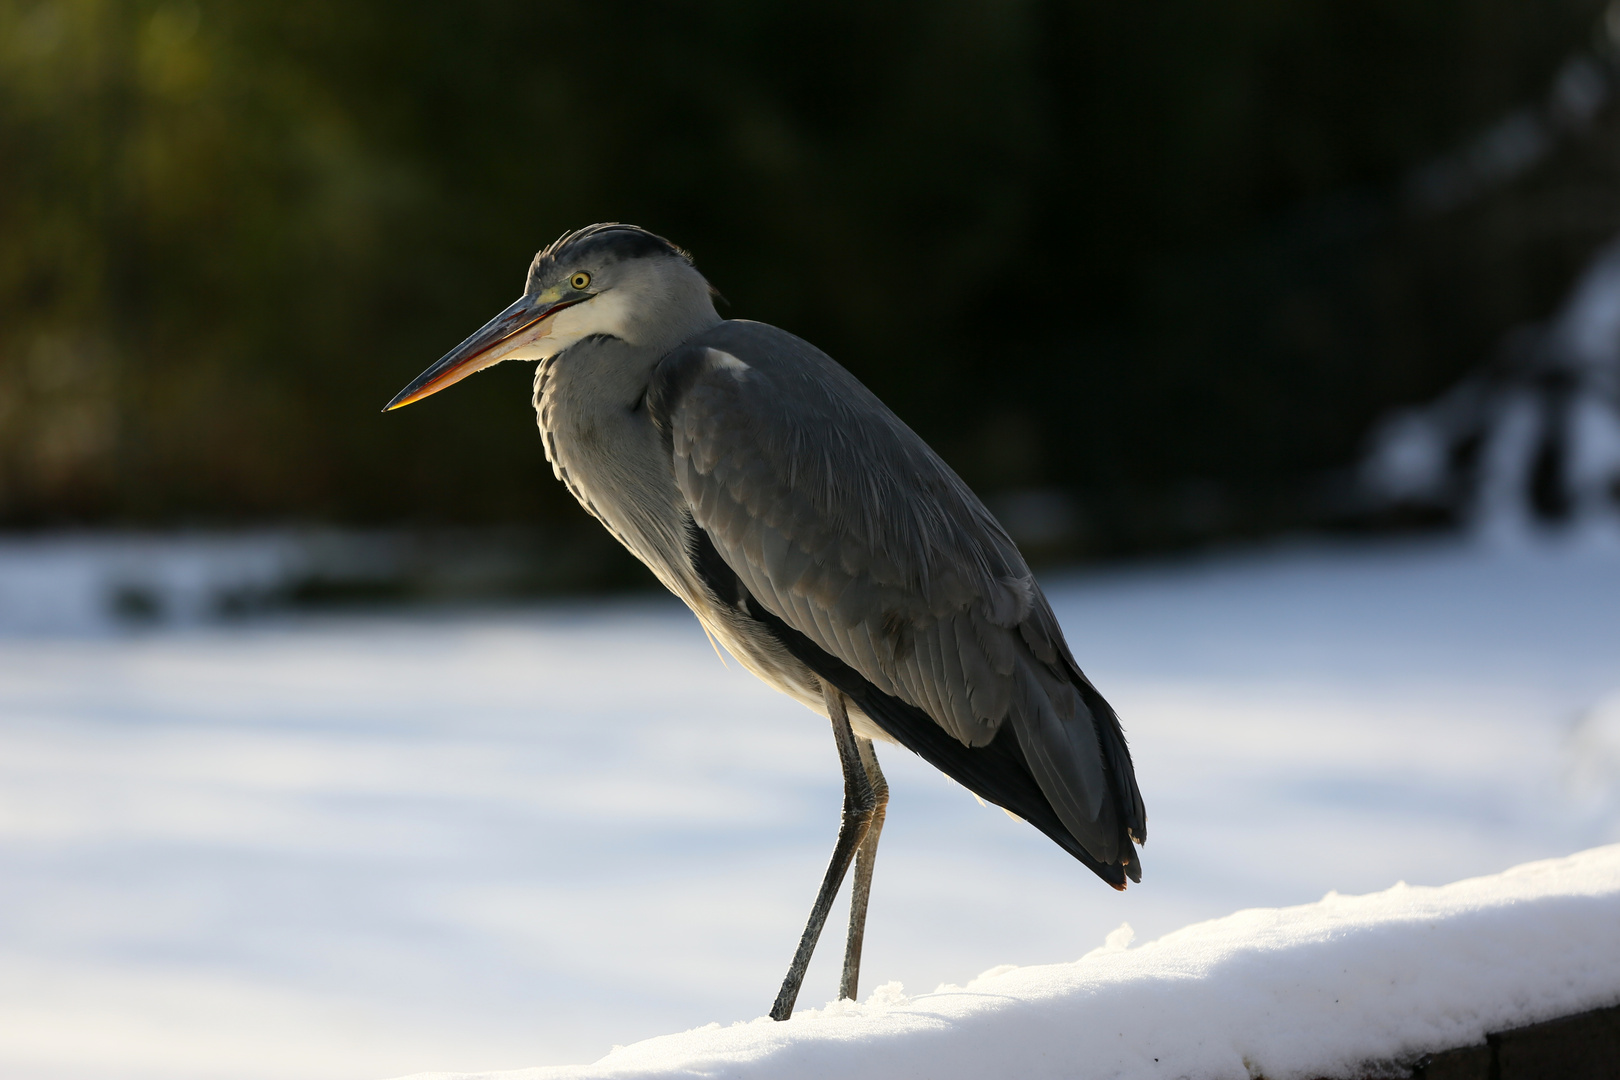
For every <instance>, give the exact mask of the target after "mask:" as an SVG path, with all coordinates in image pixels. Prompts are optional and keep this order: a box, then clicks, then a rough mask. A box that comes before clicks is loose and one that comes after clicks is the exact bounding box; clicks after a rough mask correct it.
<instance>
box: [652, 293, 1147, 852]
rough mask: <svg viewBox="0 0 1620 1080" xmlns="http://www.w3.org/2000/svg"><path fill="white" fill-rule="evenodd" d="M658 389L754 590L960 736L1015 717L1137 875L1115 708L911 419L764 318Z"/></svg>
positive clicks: (713, 529)
mask: <svg viewBox="0 0 1620 1080" xmlns="http://www.w3.org/2000/svg"><path fill="white" fill-rule="evenodd" d="M649 395H650V396H649V411H650V412H652V414H653V416H654V420H655V422H657V423H658V424H659V425H660V427H661V428H662V430H663V431H664V434H665V438H666V441H667V444H668V447H669V450H670V454H671V460H672V466H673V469H674V474H675V480H676V484H677V486H678V487H679V489H680V491H681V493H682V494H683V495H684V497H685V499H686V500H687V502H688V504H689V507H690V513H691V515H692V520H693V522H694V524H695V526H696V527H697V528H699V529H701V530H702V533H703V535H704V537H705V538H706V539H707V541H708V542H710V543H712V545H713V548H714V550H715V552H717V553H718V555H719V557H720V558H721V559H722V560H724V563H725V565H726V566H727V567H729V568H730V570H731V571H733V572H734V573H735V575H736V577H737V580H738V581H739V582H740V583H741V585H742V586H743V587H744V588H745V589H746V591H747V594H748V595H749V596H751V597H752V598H753V599H754V601H756V602H757V603H758V604H759V605H760V606H762V607H763V608H765V609H767V611H768V612H769V613H770V615H771V616H774V617H775V619H779V620H780V621H781V622H782V623H785V624H786V625H787V626H788V627H790V628H791V629H792V631H796V632H797V633H798V634H800V635H803V637H804V638H806V639H808V641H809V642H811V643H813V645H814V646H815V647H816V648H818V649H820V650H822V651H824V652H825V653H826V654H828V655H830V656H831V657H833V658H836V661H838V662H841V664H843V665H847V667H848V668H850V669H853V671H854V672H856V673H858V674H859V676H860V677H861V678H862V679H864V680H866V681H867V682H869V683H870V684H871V686H872V687H874V688H875V689H876V690H877V691H878V692H880V693H881V694H882V695H887V696H888V697H890V698H893V699H896V700H898V701H899V702H901V703H904V704H905V705H907V706H910V707H913V708H914V709H917V710H921V711H922V712H923V713H926V715H927V717H928V718H930V719H931V720H932V721H933V722H934V723H935V724H937V725H938V727H939V728H940V729H942V730H943V731H944V732H946V733H948V735H949V736H950V737H951V738H952V739H954V740H955V741H956V742H957V743H959V744H960V745H961V746H962V747H966V748H970V749H972V748H984V747H987V746H988V745H989V744H990V743H991V742H992V741H993V740H996V738H997V736H998V734H999V733H1000V732H1001V731H1002V729H1003V728H1004V727H1006V726H1008V725H1009V724H1010V725H1011V726H1012V728H1013V732H1014V735H1015V736H1016V744H1017V748H1018V750H1019V751H1020V752H1021V756H1022V758H1023V761H1024V763H1025V765H1026V766H1027V769H1028V771H1029V773H1030V774H1031V776H1032V777H1033V779H1034V780H1035V781H1036V783H1038V785H1039V789H1040V792H1041V793H1042V794H1044V796H1045V798H1046V800H1047V801H1048V802H1049V803H1050V806H1051V808H1052V809H1053V810H1054V811H1055V812H1056V814H1057V817H1058V818H1059V819H1061V822H1062V825H1063V826H1064V827H1065V828H1066V829H1067V831H1068V832H1069V833H1070V834H1072V836H1073V837H1074V839H1075V840H1077V841H1078V842H1079V843H1080V845H1081V846H1082V847H1083V848H1084V849H1085V851H1086V852H1087V853H1088V854H1089V855H1090V856H1091V857H1092V859H1094V860H1096V862H1098V863H1101V864H1103V865H1104V866H1107V867H1111V868H1116V870H1115V873H1116V874H1117V868H1124V869H1126V870H1127V872H1128V873H1129V874H1130V876H1131V877H1132V878H1137V877H1138V875H1139V870H1138V866H1139V864H1138V861H1137V859H1136V858H1135V852H1134V849H1133V848H1132V847H1131V840H1132V839H1134V840H1136V841H1137V842H1141V841H1142V840H1143V839H1145V836H1146V815H1145V812H1144V810H1143V807H1142V800H1141V796H1140V794H1139V792H1138V790H1137V786H1136V780H1135V776H1134V773H1133V769H1132V765H1131V760H1130V753H1129V750H1128V749H1127V748H1126V745H1125V740H1124V736H1123V733H1122V732H1121V731H1120V727H1119V722H1118V720H1117V718H1116V717H1115V716H1114V713H1113V711H1112V709H1110V708H1109V707H1108V705H1107V702H1105V701H1104V700H1103V699H1102V697H1101V695H1100V694H1098V693H1097V691H1096V690H1095V689H1094V688H1093V687H1092V686H1091V684H1090V683H1089V682H1088V681H1087V680H1086V678H1085V676H1084V675H1083V674H1082V673H1081V672H1080V669H1079V667H1078V666H1077V665H1076V664H1075V662H1074V659H1073V657H1072V656H1071V655H1070V654H1069V650H1068V647H1067V645H1066V644H1065V643H1064V641H1063V637H1062V632H1061V630H1060V629H1059V627H1058V624H1057V620H1056V618H1055V617H1054V616H1053V614H1052V611H1051V608H1050V606H1049V605H1048V604H1047V602H1046V598H1045V597H1044V596H1043V595H1042V593H1041V590H1040V588H1039V586H1038V585H1037V584H1036V583H1035V579H1034V577H1033V575H1032V574H1031V573H1030V571H1029V568H1028V566H1027V565H1026V564H1025V563H1024V560H1023V558H1022V556H1020V554H1019V553H1018V550H1017V548H1016V547H1015V546H1014V544H1013V543H1012V541H1011V540H1010V539H1009V538H1008V536H1007V535H1006V533H1005V532H1004V531H1003V530H1002V528H1001V527H1000V525H999V524H998V523H997V522H996V521H995V519H994V518H993V517H992V516H991V514H990V513H989V511H988V510H986V509H985V507H984V506H983V504H982V503H980V501H979V500H978V499H977V498H976V497H975V496H974V495H973V493H972V492H971V491H970V490H969V489H968V488H967V486H966V485H965V484H964V483H963V482H962V481H961V480H960V479H959V478H958V477H957V476H956V474H955V473H954V472H952V471H951V469H950V468H949V467H948V466H947V465H946V464H945V463H944V462H943V461H942V460H941V459H940V458H939V457H938V456H937V455H936V454H934V452H933V451H932V450H931V449H929V447H928V446H927V445H926V444H925V443H924V442H923V441H922V440H921V439H920V438H919V437H918V436H917V435H916V434H915V433H913V432H912V431H911V430H910V429H909V428H907V427H906V426H905V425H904V424H903V423H902V422H901V421H900V420H899V419H898V418H897V417H896V416H895V415H894V414H893V413H892V412H890V411H889V410H888V408H886V407H885V406H884V405H883V404H882V403H881V402H880V401H878V399H877V398H876V397H875V396H874V395H872V394H871V393H870V392H869V391H868V390H866V388H865V387H863V386H862V385H861V384H860V383H859V382H858V381H857V380H855V378H854V377H853V376H851V375H849V373H848V372H846V371H844V369H843V368H841V367H839V366H838V365H837V364H836V363H834V362H833V361H832V360H831V359H830V358H828V357H827V356H826V355H825V354H823V353H821V352H820V351H819V350H817V349H815V348H814V347H813V346H811V345H809V344H808V343H806V342H803V341H801V340H800V339H798V338H795V337H793V336H792V335H790V334H787V333H785V332H783V331H780V330H776V329H775V328H773V327H769V326H765V325H762V324H758V323H747V322H728V323H724V324H722V325H721V326H719V327H717V328H715V329H714V330H712V331H710V332H708V333H707V334H705V335H703V336H702V337H701V338H700V339H698V340H697V341H696V342H694V343H692V344H691V345H690V346H688V347H687V348H686V349H684V350H682V351H681V352H679V353H677V354H673V355H672V356H671V357H669V358H667V359H666V360H665V361H664V362H663V364H662V365H661V366H660V370H659V372H658V373H657V375H656V376H655V379H654V384H653V386H652V388H651V389H650V391H649ZM811 666H812V668H814V667H815V665H814V664H812V665H811ZM867 711H868V712H869V713H870V712H871V711H872V710H870V709H869V710H867ZM872 719H873V720H874V721H876V722H878V723H879V724H880V725H882V724H883V723H884V721H883V719H882V717H879V716H873V717H872ZM885 727H886V725H885ZM886 730H887V727H886ZM1002 741H1003V742H1005V741H1006V740H1002ZM913 749H918V746H916V745H914V746H913ZM936 764H941V767H942V768H945V767H946V766H945V765H944V764H942V763H941V762H940V761H936ZM946 771H947V772H950V771H952V770H951V769H949V768H947V769H946ZM958 778H959V779H961V777H958ZM970 786H972V785H970ZM1047 831H1051V830H1047ZM1055 838H1056V837H1055ZM1060 842H1061V840H1060ZM1092 859H1088V860H1086V861H1087V862H1088V864H1089V863H1090V862H1091V861H1092ZM1093 869H1098V868H1097V867H1096V866H1093ZM1098 872H1099V873H1102V871H1101V870H1098ZM1112 876H1113V875H1110V878H1112ZM1118 883H1119V882H1116V884H1118Z"/></svg>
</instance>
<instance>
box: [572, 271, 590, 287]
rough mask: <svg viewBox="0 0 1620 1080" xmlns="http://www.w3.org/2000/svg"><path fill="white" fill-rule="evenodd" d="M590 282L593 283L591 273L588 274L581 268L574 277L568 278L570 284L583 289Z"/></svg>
mask: <svg viewBox="0 0 1620 1080" xmlns="http://www.w3.org/2000/svg"><path fill="white" fill-rule="evenodd" d="M590 283H591V275H589V274H587V273H586V272H585V271H583V270H581V271H580V272H579V273H577V274H575V275H574V276H573V277H571V278H569V279H568V284H570V285H572V286H573V287H574V288H576V289H583V288H584V287H585V286H587V285H589V284H590Z"/></svg>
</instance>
